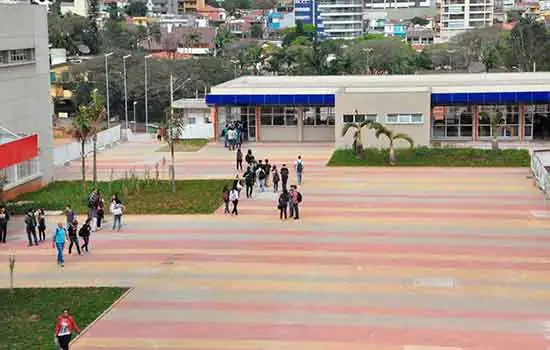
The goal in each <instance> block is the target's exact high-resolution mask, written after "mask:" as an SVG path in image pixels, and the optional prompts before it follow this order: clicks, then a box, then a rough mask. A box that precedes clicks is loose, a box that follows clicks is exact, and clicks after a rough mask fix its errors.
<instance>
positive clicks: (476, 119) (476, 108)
mask: <svg viewBox="0 0 550 350" xmlns="http://www.w3.org/2000/svg"><path fill="white" fill-rule="evenodd" d="M473 121H474V122H473V123H472V128H474V130H473V135H474V141H477V140H478V139H479V106H477V105H476V106H474V120H473Z"/></svg>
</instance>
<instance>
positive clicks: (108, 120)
mask: <svg viewBox="0 0 550 350" xmlns="http://www.w3.org/2000/svg"><path fill="white" fill-rule="evenodd" d="M112 54H113V52H109V53H106V54H105V90H106V91H105V94H106V95H107V129H108V128H109V125H110V122H111V107H110V106H109V105H110V103H109V63H108V59H107V58H109V56H111V55H112Z"/></svg>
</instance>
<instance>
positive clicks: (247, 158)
mask: <svg viewBox="0 0 550 350" xmlns="http://www.w3.org/2000/svg"><path fill="white" fill-rule="evenodd" d="M244 160H245V162H246V164H247V165H248V166H251V165H252V163H253V162H254V160H255V158H254V155H253V154H252V150H251V149H249V150H248V151H247V152H246V156H245V157H244Z"/></svg>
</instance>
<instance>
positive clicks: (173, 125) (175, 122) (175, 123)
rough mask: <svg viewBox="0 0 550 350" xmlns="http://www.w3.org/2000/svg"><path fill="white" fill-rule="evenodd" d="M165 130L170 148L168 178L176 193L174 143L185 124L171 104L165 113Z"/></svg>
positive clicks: (181, 116)
mask: <svg viewBox="0 0 550 350" xmlns="http://www.w3.org/2000/svg"><path fill="white" fill-rule="evenodd" d="M165 116H166V117H165V118H166V120H165V122H164V125H166V131H167V136H168V146H169V148H170V158H171V164H170V179H171V181H172V192H174V193H176V167H175V164H176V163H175V155H174V143H175V141H176V140H177V139H178V138H179V136H180V132H181V130H183V128H185V126H186V125H187V123H186V120H185V118H184V117H183V115H182V114H179V113H175V112H174V109H173V108H172V106H170V107H168V108H167V109H166V113H165Z"/></svg>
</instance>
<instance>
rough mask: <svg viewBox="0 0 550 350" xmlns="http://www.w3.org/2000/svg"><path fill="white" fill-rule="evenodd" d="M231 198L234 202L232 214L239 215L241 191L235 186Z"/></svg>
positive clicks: (230, 194)
mask: <svg viewBox="0 0 550 350" xmlns="http://www.w3.org/2000/svg"><path fill="white" fill-rule="evenodd" d="M229 200H231V202H232V203H233V210H232V211H231V215H233V214H235V215H239V211H238V209H237V207H238V205H239V191H238V190H237V189H236V188H233V189H232V190H231V192H230V193H229Z"/></svg>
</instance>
